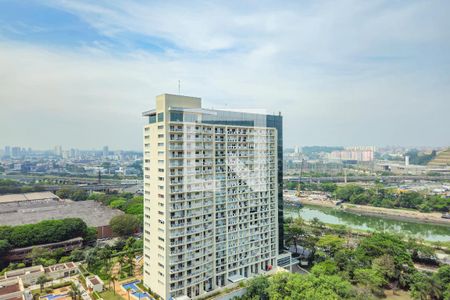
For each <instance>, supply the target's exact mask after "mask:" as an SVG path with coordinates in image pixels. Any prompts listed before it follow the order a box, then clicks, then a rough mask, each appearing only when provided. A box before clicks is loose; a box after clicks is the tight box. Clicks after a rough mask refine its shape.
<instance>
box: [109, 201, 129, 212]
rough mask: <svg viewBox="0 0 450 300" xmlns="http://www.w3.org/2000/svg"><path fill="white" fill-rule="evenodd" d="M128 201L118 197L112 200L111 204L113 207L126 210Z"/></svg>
mask: <svg viewBox="0 0 450 300" xmlns="http://www.w3.org/2000/svg"><path fill="white" fill-rule="evenodd" d="M126 203H127V200H125V199H117V200H114V201H111V203H109V206H110V207H112V208H117V209H120V210H124V209H125V205H126Z"/></svg>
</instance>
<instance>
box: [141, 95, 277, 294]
mask: <svg viewBox="0 0 450 300" xmlns="http://www.w3.org/2000/svg"><path fill="white" fill-rule="evenodd" d="M143 115H144V116H145V117H147V118H148V124H147V125H145V128H144V191H145V192H144V263H145V264H144V285H145V286H146V287H148V288H150V289H151V290H152V291H153V292H155V293H157V294H158V295H159V296H161V297H162V298H163V299H165V300H168V299H172V298H174V299H177V298H179V299H185V298H186V297H189V298H192V299H195V298H197V297H200V296H206V295H207V293H210V292H212V291H214V290H216V289H218V288H221V287H224V286H226V285H228V284H231V283H234V282H237V281H240V280H243V279H245V278H248V277H251V276H254V275H256V274H261V273H263V272H266V271H268V270H270V269H272V268H273V267H275V266H276V265H277V255H278V251H279V247H281V246H282V239H283V232H282V216H283V215H282V208H283V205H282V190H281V182H282V181H281V176H282V168H281V159H282V137H281V135H282V132H281V131H282V127H281V126H282V117H281V116H278V115H276V116H275V115H266V114H257V113H244V112H235V111H221V110H209V109H203V108H202V107H201V99H200V98H194V97H186V96H177V95H169V94H163V95H160V96H158V97H156V108H155V109H153V110H151V111H148V112H145V113H143ZM280 196H281V197H280Z"/></svg>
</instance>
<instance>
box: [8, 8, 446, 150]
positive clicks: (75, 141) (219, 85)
mask: <svg viewBox="0 0 450 300" xmlns="http://www.w3.org/2000/svg"><path fill="white" fill-rule="evenodd" d="M186 3H188V4H184V5H180V4H175V3H172V2H171V3H166V2H164V3H159V4H157V5H156V4H155V5H149V4H144V3H143V2H135V1H126V2H113V1H97V2H95V4H92V2H88V1H51V2H48V5H51V6H55V7H58V8H59V9H64V10H66V11H69V12H71V13H73V14H75V15H76V16H78V17H80V18H82V19H83V20H85V21H86V22H88V23H89V24H91V26H93V27H94V28H95V29H96V30H98V31H99V32H100V33H101V34H103V35H107V36H108V37H110V38H112V39H113V40H114V39H116V41H118V42H120V41H121V39H125V40H126V38H127V35H130V34H139V35H142V38H143V39H146V38H148V39H154V38H158V39H162V40H165V41H166V42H167V43H169V44H173V45H176V46H177V47H175V48H173V49H167V50H166V52H165V53H163V54H159V53H151V52H148V51H146V50H145V49H136V50H133V49H131V50H130V49H129V50H128V51H127V52H119V53H118V51H116V50H115V49H114V45H113V44H109V43H106V42H103V41H96V42H94V43H87V44H85V45H84V46H83V47H80V48H74V49H67V48H63V47H58V48H56V47H50V46H39V45H33V44H30V43H26V42H21V43H19V42H13V41H10V40H5V39H3V42H1V43H0V80H1V82H0V103H1V108H2V109H1V110H0V120H1V122H2V126H0V145H1V144H7V143H8V144H15V143H17V144H24V146H34V145H38V146H39V147H46V146H50V145H52V144H63V145H65V146H67V147H75V146H78V147H99V146H100V145H104V144H108V145H110V146H111V147H115V148H134V149H138V148H140V145H141V125H142V122H143V120H142V118H141V117H140V112H141V111H144V110H146V109H148V108H149V107H151V106H153V101H154V100H153V99H154V96H155V95H157V94H160V93H163V92H172V93H175V92H176V91H177V82H178V80H179V79H180V80H181V81H182V93H183V94H188V95H194V96H200V97H202V98H203V99H204V102H205V103H206V104H207V105H208V106H210V107H211V106H214V107H216V108H217V107H222V108H223V107H225V103H226V105H227V107H228V108H251V107H254V108H263V109H267V111H269V112H278V111H282V113H283V114H284V116H285V126H286V129H285V141H286V143H287V145H295V144H299V145H307V144H339V145H349V144H376V145H382V144H409V145H411V144H435V145H436V144H437V145H443V144H450V140H448V138H449V137H450V135H449V134H448V128H447V127H446V118H447V115H446V111H449V110H450V107H449V105H450V104H449V102H450V101H449V99H448V95H449V94H450V93H449V92H450V91H449V89H450V88H449V82H448V81H449V79H448V78H449V76H448V75H449V74H448V68H446V67H445V64H447V66H448V64H449V56H448V53H447V54H445V55H442V54H440V51H441V50H442V49H449V45H448V44H449V40H450V39H449V33H448V30H445V28H448V26H447V27H445V26H444V25H449V24H448V23H449V21H448V20H447V19H446V18H445V16H444V14H443V13H442V10H440V9H439V7H438V6H437V5H436V4H435V3H434V2H415V1H413V2H409V3H408V4H398V3H396V4H394V5H393V6H389V2H386V1H370V2H368V1H341V2H336V1H319V2H316V1H314V2H311V3H303V2H302V3H298V4H297V3H294V4H292V3H291V4H288V5H286V6H284V7H283V6H278V4H270V3H266V2H265V3H264V4H265V5H260V4H259V2H250V3H253V5H252V7H247V8H246V7H242V6H237V5H236V4H233V3H232V4H226V5H225V4H223V3H219V2H213V3H212V4H211V3H209V2H208V3H205V2H186ZM395 5H397V6H395ZM424 16H427V17H428V18H425V17H424ZM124 42H126V41H124ZM422 51H424V52H426V53H422ZM435 54H436V55H435ZM428 103H430V104H428ZM424 113H425V114H432V115H433V118H426V117H424ZM5 124H7V125H5ZM24 141H27V142H24ZM25 143H26V145H25Z"/></svg>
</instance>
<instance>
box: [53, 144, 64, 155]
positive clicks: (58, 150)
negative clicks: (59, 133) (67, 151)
mask: <svg viewBox="0 0 450 300" xmlns="http://www.w3.org/2000/svg"><path fill="white" fill-rule="evenodd" d="M62 152H63V149H62V146H55V149H54V153H55V155H56V156H62Z"/></svg>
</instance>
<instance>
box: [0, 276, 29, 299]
mask: <svg viewBox="0 0 450 300" xmlns="http://www.w3.org/2000/svg"><path fill="white" fill-rule="evenodd" d="M23 293H24V287H23V283H22V280H21V279H20V278H19V277H15V278H10V279H1V280H0V300H16V299H17V300H19V299H20V300H22V299H24V296H23Z"/></svg>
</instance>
